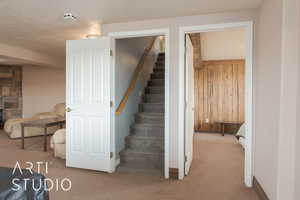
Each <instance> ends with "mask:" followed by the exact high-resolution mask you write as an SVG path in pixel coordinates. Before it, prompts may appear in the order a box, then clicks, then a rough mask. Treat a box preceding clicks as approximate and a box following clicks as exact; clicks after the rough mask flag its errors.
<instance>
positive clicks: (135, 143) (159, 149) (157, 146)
mask: <svg viewBox="0 0 300 200" xmlns="http://www.w3.org/2000/svg"><path fill="white" fill-rule="evenodd" d="M125 141H126V147H127V148H130V149H134V150H137V151H138V152H154V153H163V152H164V142H163V140H161V139H149V138H141V137H133V136H130V137H126V140H125Z"/></svg>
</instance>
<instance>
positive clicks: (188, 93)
mask: <svg viewBox="0 0 300 200" xmlns="http://www.w3.org/2000/svg"><path fill="white" fill-rule="evenodd" d="M185 44H186V54H185V105H186V106H185V175H188V173H189V170H190V167H191V164H192V160H193V137H194V65H193V54H194V52H193V45H192V42H191V39H190V37H189V36H188V35H186V37H185Z"/></svg>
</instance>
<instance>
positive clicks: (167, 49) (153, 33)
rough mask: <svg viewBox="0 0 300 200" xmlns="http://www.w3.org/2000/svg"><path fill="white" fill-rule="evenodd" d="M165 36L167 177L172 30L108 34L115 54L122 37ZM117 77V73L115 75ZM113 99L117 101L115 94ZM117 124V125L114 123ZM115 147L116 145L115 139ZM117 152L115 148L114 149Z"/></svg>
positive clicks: (113, 119)
mask: <svg viewBox="0 0 300 200" xmlns="http://www.w3.org/2000/svg"><path fill="white" fill-rule="evenodd" d="M158 35H164V36H165V137H164V140H165V144H164V145H165V147H164V149H165V152H164V158H165V160H164V168H165V169H164V173H165V178H166V179H168V178H169V163H170V148H169V146H170V124H171V123H170V112H169V111H170V93H171V91H170V42H169V41H170V30H169V29H168V28H165V29H150V30H149V29H148V30H138V31H125V32H110V33H108V36H110V37H111V38H112V40H113V41H112V48H113V49H112V51H113V55H115V52H116V45H115V40H116V39H121V38H131V37H146V36H158ZM112 63H113V64H112V65H113V66H112V67H113V71H115V56H114V58H113V62H112ZM114 79H115V75H114ZM113 101H114V102H115V94H113ZM112 121H113V124H115V116H113V118H112ZM113 126H115V125H113ZM112 134H113V137H112V138H114V140H115V129H114V128H113V133H112ZM113 142H114V144H113V145H114V147H115V141H113ZM114 152H115V150H114Z"/></svg>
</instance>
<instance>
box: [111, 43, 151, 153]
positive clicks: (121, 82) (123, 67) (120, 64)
mask: <svg viewBox="0 0 300 200" xmlns="http://www.w3.org/2000/svg"><path fill="white" fill-rule="evenodd" d="M151 40H152V37H142V38H127V39H118V40H116V83H115V84H116V89H115V94H116V106H118V105H119V104H120V102H121V100H122V98H123V96H124V94H125V92H126V90H127V88H128V86H129V83H130V81H131V78H132V75H133V72H134V70H135V69H136V67H137V64H138V62H139V60H140V58H141V56H142V54H143V52H144V50H145V48H147V47H148V46H149V45H150V42H151ZM155 51H157V49H153V50H152V51H151V52H150V54H149V56H148V59H147V62H145V64H144V67H143V69H144V70H143V72H142V73H141V75H140V78H139V81H138V83H137V86H136V87H135V89H134V91H133V93H132V94H131V96H130V97H129V100H128V102H127V104H126V107H125V109H124V111H123V112H122V113H121V115H119V116H116V124H115V126H116V127H115V134H116V152H117V156H119V154H118V153H119V152H120V151H121V150H122V149H124V147H125V137H126V136H127V135H129V133H130V126H131V125H132V124H133V123H134V115H135V113H137V112H138V107H139V103H140V102H141V94H142V93H143V92H144V86H145V84H146V83H147V80H148V79H149V77H150V72H151V71H152V68H153V67H154V62H155V58H156V54H155Z"/></svg>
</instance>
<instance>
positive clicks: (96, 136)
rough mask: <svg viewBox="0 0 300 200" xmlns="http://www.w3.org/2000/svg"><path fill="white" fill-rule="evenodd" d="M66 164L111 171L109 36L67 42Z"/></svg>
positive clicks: (112, 167) (112, 168)
mask: <svg viewBox="0 0 300 200" xmlns="http://www.w3.org/2000/svg"><path fill="white" fill-rule="evenodd" d="M66 48H67V59H66V62H67V70H66V76H67V78H66V80H67V83H66V93H67V94H66V104H67V109H66V110H67V114H66V165H67V166H68V167H76V168H83V169H91V170H98V171H105V172H112V171H114V165H113V162H112V159H114V158H113V156H112V155H114V153H111V149H113V148H111V146H112V145H111V135H112V134H111V123H112V120H111V112H112V108H111V103H110V102H111V93H110V91H111V87H112V84H111V78H112V77H111V74H112V73H111V69H112V68H111V65H110V63H111V57H110V49H111V48H110V38H109V37H103V38H100V39H84V40H73V41H67V45H66Z"/></svg>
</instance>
